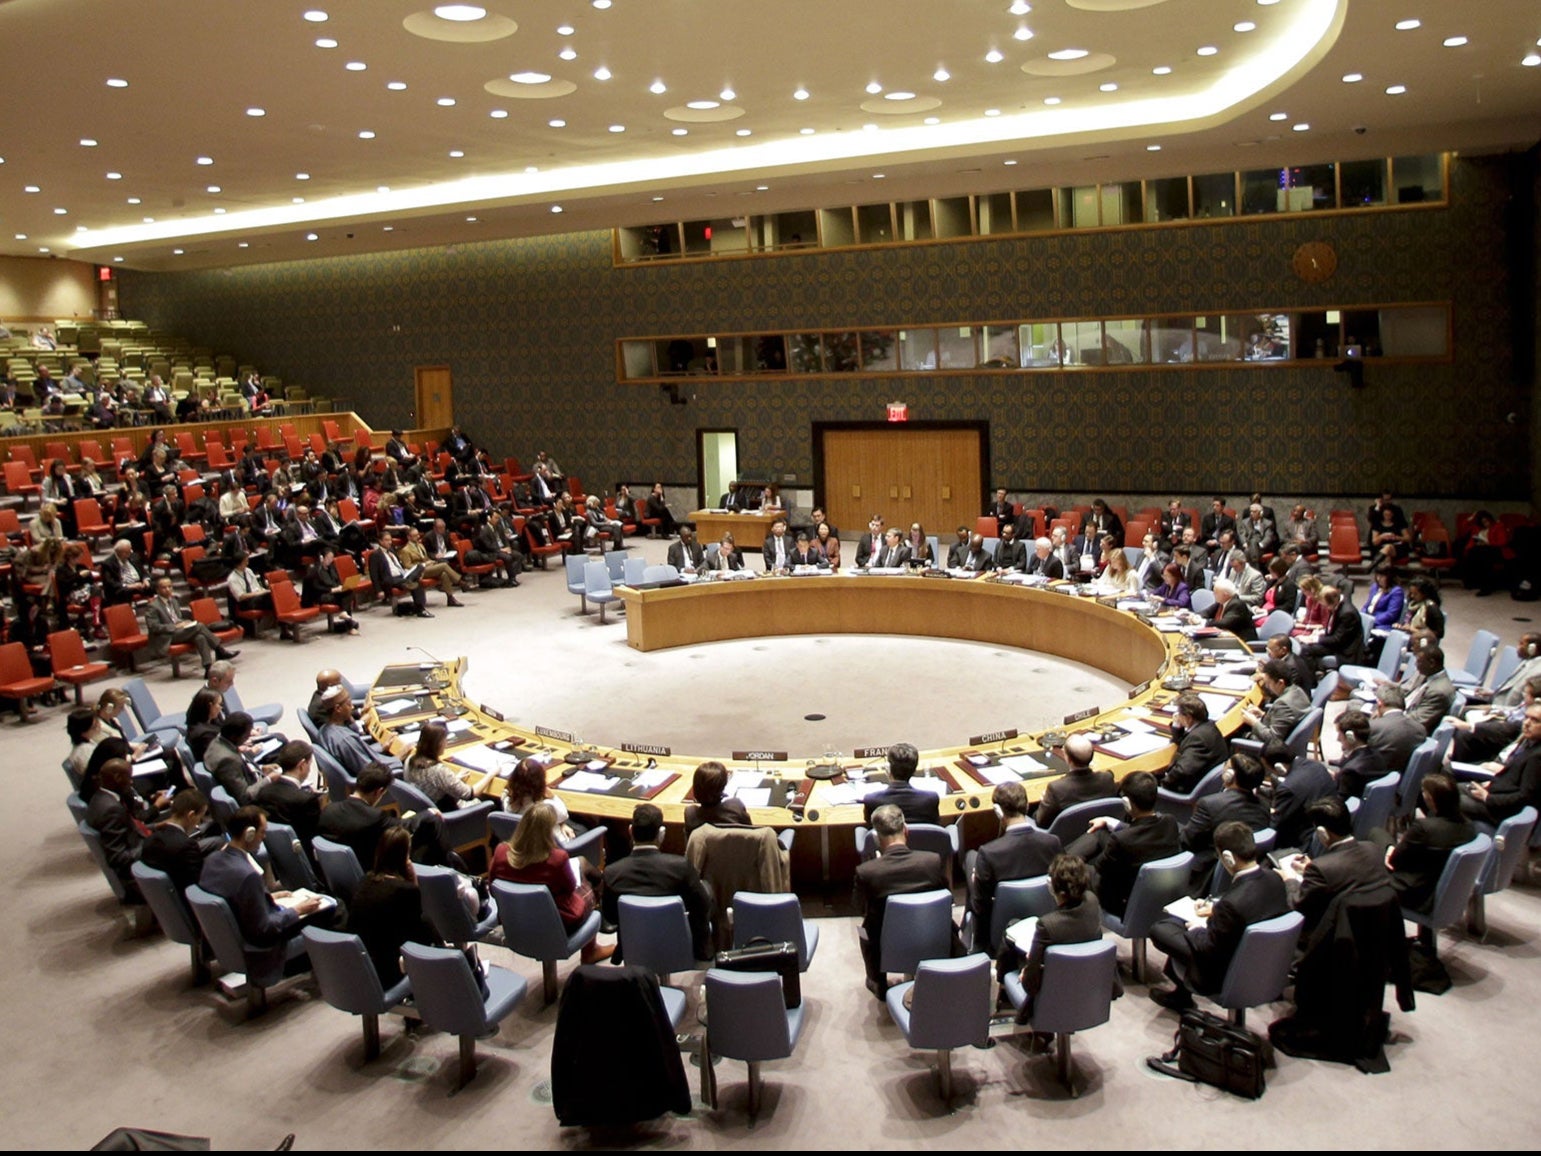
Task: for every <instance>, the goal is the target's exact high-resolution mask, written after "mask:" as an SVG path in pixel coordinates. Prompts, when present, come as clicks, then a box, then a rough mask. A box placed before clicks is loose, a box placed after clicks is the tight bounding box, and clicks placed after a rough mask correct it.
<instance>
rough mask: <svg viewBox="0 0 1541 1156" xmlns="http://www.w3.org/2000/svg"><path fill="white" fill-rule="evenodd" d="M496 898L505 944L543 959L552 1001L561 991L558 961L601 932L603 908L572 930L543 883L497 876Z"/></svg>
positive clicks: (548, 997)
mask: <svg viewBox="0 0 1541 1156" xmlns="http://www.w3.org/2000/svg"><path fill="white" fill-rule="evenodd" d="M492 901H493V902H494V903H495V904H497V909H498V921H499V922H500V923H502V925H503V946H504V947H506V948H508V950H509V951H512V952H513V953H514V954H515V955H522V956H524V957H525V958H527V959H534V960H538V961H539V962H540V966H541V980H542V982H543V984H544V987H545V997H546V1002H547V1003H548V1004H549V1003H551V1002H552V1001H553V1000H555V999H556V994H557V985H556V965H557V962H558V961H559V960H563V959H567V958H568V957H569V956H571V955H573V954H574V953H576V952H578V951H580V950H582V949H583V947H584V946H585V945H586V944H588V943H589V942H591V941H592V940H593V938H594V936H596V935H598V934H599V912H597V911H591V912H589V914H588V916H587V918H585V919H584V921H583V922H582V923H580V924H579V925H578V927H577V929H576V930H574V931H573V932H572V933H571V934H569V933H568V932H567V929H566V927H564V926H563V924H562V917H561V916H560V915H559V914H557V909H556V900H555V899H554V898H552V895H551V891H550V889H549V888H547V887H545V886H543V885H541V884H534V883H510V882H508V881H507V880H503V879H498V880H495V881H494V882H493V884H492Z"/></svg>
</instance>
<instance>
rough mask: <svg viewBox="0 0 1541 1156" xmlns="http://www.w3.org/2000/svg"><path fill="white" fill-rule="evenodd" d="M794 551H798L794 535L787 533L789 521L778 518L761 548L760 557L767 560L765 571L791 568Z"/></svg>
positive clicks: (772, 524)
mask: <svg viewBox="0 0 1541 1156" xmlns="http://www.w3.org/2000/svg"><path fill="white" fill-rule="evenodd" d="M794 549H796V543H795V542H794V541H793V538H792V535H791V534H789V533H787V520H786V519H785V518H777V519H776V520H775V521H774V522H772V523H771V528H770V533H769V534H767V535H765V543H764V545H762V546H761V547H760V556H761V557H762V558H763V559H764V560H765V569H766V570H767V571H771V570H786V569H788V568H790V567H791V565H792V551H793V550H794Z"/></svg>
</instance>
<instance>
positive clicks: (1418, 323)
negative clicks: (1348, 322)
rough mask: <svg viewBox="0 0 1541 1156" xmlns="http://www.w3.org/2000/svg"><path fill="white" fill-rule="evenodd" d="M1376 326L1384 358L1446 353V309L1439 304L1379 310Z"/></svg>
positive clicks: (1448, 313)
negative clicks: (1377, 326)
mask: <svg viewBox="0 0 1541 1156" xmlns="http://www.w3.org/2000/svg"><path fill="white" fill-rule="evenodd" d="M1351 316H1355V317H1357V316H1358V314H1352V315H1351ZM1379 325H1380V346H1381V351H1382V353H1383V354H1384V355H1385V356H1386V357H1449V356H1450V311H1449V310H1448V309H1447V308H1446V307H1445V306H1443V305H1428V306H1417V307H1414V308H1410V309H1409V308H1403V309H1382V310H1380V314H1379ZM1345 328H1346V326H1345Z"/></svg>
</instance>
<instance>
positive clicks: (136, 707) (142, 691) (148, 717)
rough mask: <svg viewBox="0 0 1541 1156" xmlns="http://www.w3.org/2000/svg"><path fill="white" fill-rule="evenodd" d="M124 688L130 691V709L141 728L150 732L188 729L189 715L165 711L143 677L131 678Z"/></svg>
mask: <svg viewBox="0 0 1541 1156" xmlns="http://www.w3.org/2000/svg"><path fill="white" fill-rule="evenodd" d="M123 689H124V690H125V691H126V692H127V693H128V705H129V709H130V710H131V711H133V714H134V718H136V719H138V720H139V729H140V730H141V731H144V732H145V733H146V734H148V733H149V732H150V731H164V730H174V731H182V730H185V729H186V723H187V715H186V713H185V712H182V711H178V712H177V713H176V714H166V713H164V712H163V711H162V710H161V708H160V706H159V705H158V704H157V703H156V701H155V696H154V695H153V694H151V693H150V688H149V686H147V685H146V684H145V680H144V679H142V678H131V679H129V680H128V681H127V682H125V683H124V684H123Z"/></svg>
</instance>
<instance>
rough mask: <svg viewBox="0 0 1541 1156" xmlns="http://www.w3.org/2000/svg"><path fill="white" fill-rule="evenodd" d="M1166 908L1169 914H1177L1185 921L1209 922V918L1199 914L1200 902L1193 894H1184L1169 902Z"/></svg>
mask: <svg viewBox="0 0 1541 1156" xmlns="http://www.w3.org/2000/svg"><path fill="white" fill-rule="evenodd" d="M1162 910H1164V911H1165V912H1166V913H1167V914H1168V915H1175V916H1177V918H1178V919H1181V920H1182V921H1183V922H1184V923H1208V922H1209V920H1208V919H1207V918H1206V917H1205V916H1202V915H1200V914H1199V909H1198V902H1197V900H1195V899H1194V898H1193V896H1191V895H1184V896H1182V897H1181V898H1178V899H1174V900H1172V902H1170V903H1168V904H1167V905H1166V907H1164V908H1163V909H1162Z"/></svg>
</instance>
